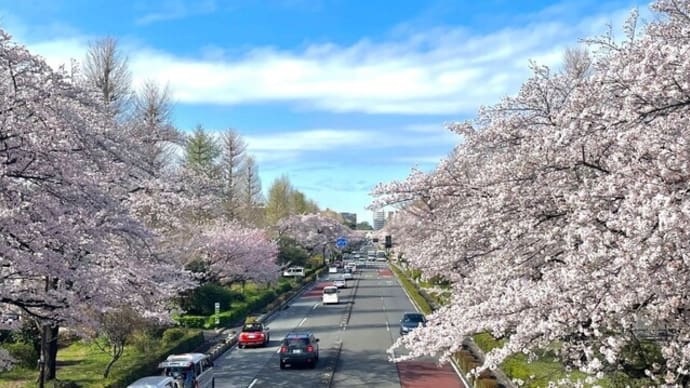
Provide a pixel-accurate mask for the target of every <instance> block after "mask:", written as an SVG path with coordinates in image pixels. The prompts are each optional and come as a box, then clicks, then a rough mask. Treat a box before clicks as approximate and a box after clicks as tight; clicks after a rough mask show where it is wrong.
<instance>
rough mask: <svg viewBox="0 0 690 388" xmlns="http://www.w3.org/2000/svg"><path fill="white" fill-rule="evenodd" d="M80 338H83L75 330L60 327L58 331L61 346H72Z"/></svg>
mask: <svg viewBox="0 0 690 388" xmlns="http://www.w3.org/2000/svg"><path fill="white" fill-rule="evenodd" d="M39 338H40V337H39ZM79 340H81V337H79V334H77V332H76V331H74V330H70V329H60V330H59V331H58V346H59V347H61V348H62V347H67V346H70V345H72V344H73V343H75V342H77V341H79Z"/></svg>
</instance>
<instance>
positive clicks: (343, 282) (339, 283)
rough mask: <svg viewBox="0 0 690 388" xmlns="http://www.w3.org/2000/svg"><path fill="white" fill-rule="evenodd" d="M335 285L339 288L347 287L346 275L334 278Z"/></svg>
mask: <svg viewBox="0 0 690 388" xmlns="http://www.w3.org/2000/svg"><path fill="white" fill-rule="evenodd" d="M333 285H334V286H335V287H337V288H347V281H346V280H345V278H344V277H339V278H335V279H333Z"/></svg>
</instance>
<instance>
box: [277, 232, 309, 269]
mask: <svg viewBox="0 0 690 388" xmlns="http://www.w3.org/2000/svg"><path fill="white" fill-rule="evenodd" d="M278 249H279V251H278V263H279V264H281V265H284V264H287V263H290V265H301V266H304V265H306V264H307V259H309V253H308V252H307V251H306V250H305V249H304V248H302V247H301V246H300V245H299V244H298V243H297V241H295V240H294V239H292V238H288V237H282V238H281V239H280V240H278Z"/></svg>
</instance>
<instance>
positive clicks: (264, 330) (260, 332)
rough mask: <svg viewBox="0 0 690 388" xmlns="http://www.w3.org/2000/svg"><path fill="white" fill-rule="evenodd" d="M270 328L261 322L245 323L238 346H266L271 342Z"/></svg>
mask: <svg viewBox="0 0 690 388" xmlns="http://www.w3.org/2000/svg"><path fill="white" fill-rule="evenodd" d="M268 330H269V329H268V327H267V326H264V324H263V323H261V322H251V323H245V325H244V326H243V327H242V332H241V333H240V336H239V338H238V340H237V346H239V347H240V348H244V347H245V346H248V345H250V346H266V345H267V344H268V343H269V341H271V333H270V332H269V331H268Z"/></svg>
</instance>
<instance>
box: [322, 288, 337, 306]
mask: <svg viewBox="0 0 690 388" xmlns="http://www.w3.org/2000/svg"><path fill="white" fill-rule="evenodd" d="M321 301H322V302H323V304H331V303H333V304H338V303H340V299H338V287H335V286H326V287H324V288H323V297H322V299H321Z"/></svg>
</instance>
